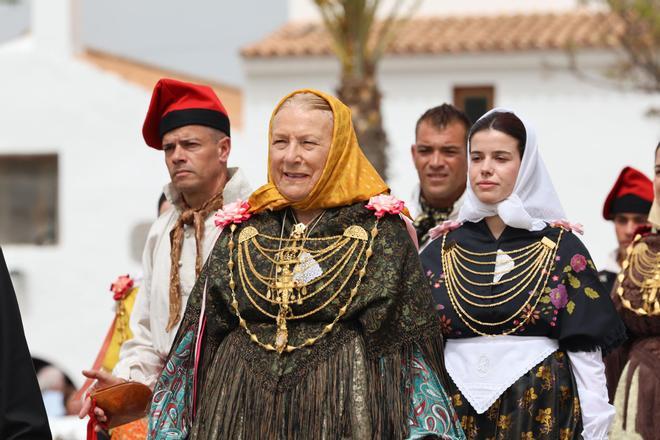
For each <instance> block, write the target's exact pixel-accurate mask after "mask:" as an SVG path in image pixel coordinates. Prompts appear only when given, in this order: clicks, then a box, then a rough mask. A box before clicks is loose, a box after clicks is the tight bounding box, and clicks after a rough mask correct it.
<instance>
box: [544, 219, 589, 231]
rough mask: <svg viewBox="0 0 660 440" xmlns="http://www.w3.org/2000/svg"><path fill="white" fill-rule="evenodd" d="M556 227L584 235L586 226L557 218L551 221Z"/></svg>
mask: <svg viewBox="0 0 660 440" xmlns="http://www.w3.org/2000/svg"><path fill="white" fill-rule="evenodd" d="M551 225H552V226H554V227H560V228H564V229H566V230H567V231H573V232H576V233H578V234H580V235H584V226H582V224H581V223H571V222H569V221H568V220H566V219H561V220H555V221H554V222H552V223H551Z"/></svg>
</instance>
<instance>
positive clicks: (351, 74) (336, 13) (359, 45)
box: [314, 0, 421, 178]
mask: <svg viewBox="0 0 660 440" xmlns="http://www.w3.org/2000/svg"><path fill="white" fill-rule="evenodd" d="M314 1H315V3H316V5H317V6H318V8H319V11H320V12H321V16H322V18H323V24H324V26H325V28H326V30H327V31H328V33H329V34H330V36H331V38H332V42H333V50H334V52H335V54H336V55H337V58H338V59H339V62H340V64H341V74H340V81H339V87H338V89H337V95H338V97H339V99H341V100H342V101H343V102H344V103H345V104H346V105H348V106H349V107H350V108H351V110H352V113H353V124H354V125H355V132H356V134H357V137H358V140H359V142H360V145H361V146H362V149H363V150H364V152H365V154H366V156H367V158H369V160H370V161H371V163H372V164H373V165H374V167H375V168H376V170H378V172H379V173H380V174H381V176H383V178H385V177H386V174H387V154H386V150H387V145H388V142H387V135H386V134H385V130H383V118H382V114H381V96H382V95H381V92H380V89H379V87H378V81H377V79H376V70H377V66H378V62H379V61H380V59H381V58H382V56H383V53H384V52H385V49H386V48H387V45H388V44H389V43H390V41H391V40H392V38H393V36H394V35H395V31H396V30H397V29H398V27H399V25H400V24H401V23H402V22H403V21H405V19H406V18H407V16H409V14H410V13H411V12H412V11H413V10H414V9H415V8H416V6H417V5H418V4H419V3H420V1H421V0H411V1H410V2H408V3H409V6H408V5H405V4H406V0H396V1H395V2H394V4H393V6H392V9H391V10H390V11H389V12H388V14H387V15H386V16H385V18H384V19H383V20H381V21H377V20H376V12H377V10H378V9H379V7H380V6H381V3H383V2H382V1H381V0H314ZM404 6H408V7H407V9H406V10H405V12H404ZM404 15H406V17H404Z"/></svg>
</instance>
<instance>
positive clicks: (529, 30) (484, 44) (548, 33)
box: [241, 10, 621, 58]
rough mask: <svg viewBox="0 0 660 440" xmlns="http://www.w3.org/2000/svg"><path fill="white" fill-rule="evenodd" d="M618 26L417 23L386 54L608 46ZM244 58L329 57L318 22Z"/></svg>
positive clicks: (566, 20) (550, 17)
mask: <svg viewBox="0 0 660 440" xmlns="http://www.w3.org/2000/svg"><path fill="white" fill-rule="evenodd" d="M620 29H621V27H620V26H619V25H618V23H617V21H616V20H615V17H614V16H612V15H610V14H607V13H603V12H587V11H580V10H577V11H572V12H565V13H539V14H528V15H521V14H517V15H496V16H468V17H425V18H416V19H412V20H410V21H408V22H407V23H405V24H403V25H402V28H401V29H400V30H399V32H398V34H397V35H398V36H397V37H396V38H395V39H394V40H393V41H392V42H391V43H390V45H389V47H388V49H387V53H389V54H398V55H414V54H443V53H465V52H471V53H476V52H512V51H524V50H548V49H565V48H567V47H569V46H572V47H582V48H595V47H611V46H614V45H616V44H617V41H618V39H617V33H618V32H619V31H620ZM241 54H242V55H243V56H244V57H246V58H268V57H284V56H290V57H304V56H327V55H331V54H332V41H331V39H330V37H329V35H328V34H327V33H326V31H325V29H324V28H323V25H322V24H321V23H289V24H286V25H284V26H283V27H282V28H280V29H279V30H277V31H275V32H274V33H273V34H271V35H269V36H267V37H266V38H264V39H263V40H261V41H259V42H257V43H255V44H252V45H249V46H247V47H245V48H243V50H242V51H241Z"/></svg>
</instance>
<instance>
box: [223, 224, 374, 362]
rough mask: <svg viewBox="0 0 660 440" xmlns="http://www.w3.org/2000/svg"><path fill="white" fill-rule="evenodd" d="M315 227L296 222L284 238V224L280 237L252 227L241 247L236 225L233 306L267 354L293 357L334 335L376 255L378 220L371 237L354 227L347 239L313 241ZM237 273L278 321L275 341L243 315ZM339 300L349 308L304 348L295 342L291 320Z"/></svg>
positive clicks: (246, 291) (254, 301) (255, 302)
mask: <svg viewBox="0 0 660 440" xmlns="http://www.w3.org/2000/svg"><path fill="white" fill-rule="evenodd" d="M314 226H316V223H313V224H311V226H306V225H304V224H302V223H296V224H294V225H293V227H292V229H291V232H290V234H289V237H288V238H284V237H283V236H282V235H283V232H284V225H283V227H282V235H281V236H280V237H275V236H270V235H267V234H262V233H260V232H259V231H258V230H257V229H256V228H255V227H253V226H247V227H244V228H243V229H242V230H241V231H240V233H239V234H238V245H237V246H236V245H235V243H234V232H235V230H236V225H232V226H231V227H230V238H229V242H228V248H229V261H228V263H227V268H228V269H229V280H230V281H229V287H230V289H231V295H232V304H231V308H232V310H233V312H234V314H235V315H236V316H237V317H238V319H239V325H240V327H242V328H243V330H244V331H245V332H246V333H247V335H248V336H249V337H250V340H251V341H252V342H254V343H256V344H257V345H259V346H261V347H262V348H264V349H265V350H268V351H275V352H277V353H279V354H282V353H285V352H286V353H289V352H292V351H294V350H297V349H299V348H302V347H306V346H310V345H313V344H314V343H316V342H317V341H318V340H319V339H321V338H322V337H323V336H325V335H326V334H328V333H330V332H331V331H332V329H333V327H334V326H335V324H336V323H337V321H339V320H340V319H341V318H342V316H344V315H345V314H346V312H347V310H348V307H349V306H350V304H351V303H352V301H353V299H354V298H355V296H356V295H357V294H358V289H359V287H360V284H361V283H362V279H363V277H364V276H365V274H366V268H367V263H368V261H369V258H370V257H371V255H372V254H373V251H372V244H373V240H374V238H375V237H376V235H377V234H378V227H377V226H378V221H377V220H376V222H375V224H374V226H373V228H372V230H371V234H369V233H368V232H367V231H366V230H365V229H364V228H363V227H361V226H359V225H352V226H349V227H348V228H346V229H345V230H344V233H343V234H341V235H336V236H328V237H310V236H309V235H310V233H311V231H312V230H313V228H314ZM257 261H258V262H259V263H260V264H259V263H257ZM257 266H259V268H261V270H260V269H259V268H258V267H257ZM264 267H268V270H266V271H264ZM234 268H235V269H236V270H234ZM234 272H236V277H237V278H238V283H239V284H240V287H241V294H243V295H244V297H245V298H247V300H248V301H249V302H250V304H251V306H252V307H254V309H256V310H257V311H259V312H260V313H261V314H263V315H265V316H267V317H268V318H271V319H273V320H274V323H275V335H274V339H273V342H272V343H264V342H262V341H261V340H260V339H259V336H257V334H255V333H254V332H253V331H252V330H251V329H250V328H249V327H248V325H247V322H246V321H245V319H243V318H242V317H241V314H240V308H239V302H238V299H237V291H236V290H237V289H236V285H237V282H236V280H235V279H234V277H235V273H234ZM354 275H355V285H354V287H353V288H352V289H350V293H349V294H348V295H342V296H341V297H340V294H341V293H342V292H345V291H346V290H348V289H347V285H348V282H349V281H350V280H351V278H353V277H354ZM346 296H347V298H346ZM344 298H345V299H344ZM338 301H343V304H342V305H341V307H339V311H338V313H337V314H336V316H335V317H334V319H332V320H331V321H330V322H328V324H326V325H325V326H324V327H323V330H322V331H321V333H320V334H318V335H316V336H315V337H311V338H307V339H306V340H305V341H304V342H302V343H300V344H298V345H292V344H290V342H289V330H290V325H289V323H290V322H291V321H295V320H300V319H304V318H307V317H309V316H311V315H314V314H316V313H318V312H320V311H322V310H324V309H325V308H327V307H329V306H336V305H339V304H337V302H338Z"/></svg>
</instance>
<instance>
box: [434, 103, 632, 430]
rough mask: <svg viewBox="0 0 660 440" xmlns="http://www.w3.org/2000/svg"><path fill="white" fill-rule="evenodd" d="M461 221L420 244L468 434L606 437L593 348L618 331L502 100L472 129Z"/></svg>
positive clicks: (613, 341) (600, 372) (530, 139)
mask: <svg viewBox="0 0 660 440" xmlns="http://www.w3.org/2000/svg"><path fill="white" fill-rule="evenodd" d="M468 153H469V171H468V174H469V182H470V185H468V187H467V190H466V196H465V204H464V205H463V206H462V208H461V211H460V213H459V223H457V224H454V225H444V226H441V227H440V228H439V230H438V231H436V234H435V235H439V236H437V238H436V239H435V240H434V241H432V242H431V243H430V244H429V245H428V246H427V247H426V248H425V249H424V250H423V252H422V254H421V258H422V264H423V266H424V269H425V271H426V274H427V276H428V277H429V278H430V281H431V285H432V287H433V295H434V298H435V301H436V308H437V310H438V312H439V314H440V318H441V322H442V330H443V333H444V335H445V337H446V338H447V343H446V347H445V359H446V365H447V370H448V372H449V375H450V377H451V382H452V383H451V384H450V389H449V390H448V391H450V392H451V393H452V394H453V403H454V407H455V409H456V412H457V413H458V415H459V418H460V419H461V422H462V425H463V429H464V430H465V434H466V435H467V437H468V438H469V439H485V438H498V439H499V438H507V439H513V438H515V439H520V438H522V439H537V438H552V439H577V438H585V439H604V438H607V431H608V428H609V425H610V423H611V420H612V417H613V416H614V409H613V407H612V406H611V405H609V403H608V401H607V388H606V385H605V375H604V366H603V362H602V358H601V356H602V353H603V352H607V351H609V350H610V349H611V348H613V347H615V346H617V345H619V344H620V343H621V342H622V341H623V340H624V339H625V329H624V327H623V325H622V323H621V321H620V319H619V318H618V317H617V315H616V311H615V309H614V307H613V305H612V301H611V299H610V297H609V295H608V292H605V291H604V289H603V288H602V286H601V284H600V282H599V281H598V276H597V273H596V269H595V267H594V264H593V262H592V261H591V258H590V256H589V253H588V252H587V250H586V249H585V247H584V245H583V244H582V243H581V242H580V240H579V239H578V238H577V237H576V236H575V235H574V234H573V232H572V229H574V227H573V225H571V224H570V223H568V222H566V221H565V220H563V219H564V218H565V216H564V212H563V210H562V207H561V203H560V202H559V199H558V197H557V194H556V192H555V190H554V187H553V185H552V181H551V180H550V176H549V175H548V172H547V170H546V169H545V165H544V164H543V161H542V160H541V157H540V154H539V151H538V147H537V144H536V137H535V134H534V131H533V130H532V129H531V127H530V126H529V125H528V124H525V123H524V122H523V121H522V118H520V117H519V116H517V115H515V114H514V113H513V112H511V111H509V110H506V109H494V110H492V111H490V112H488V113H487V114H485V115H484V116H483V117H482V118H481V119H479V120H478V121H477V122H476V123H475V124H474V126H473V127H472V129H471V130H470V134H469V142H468Z"/></svg>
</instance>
